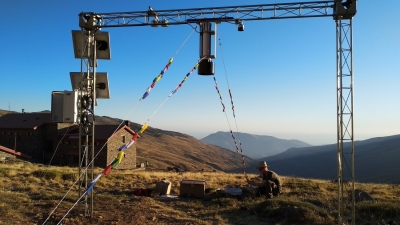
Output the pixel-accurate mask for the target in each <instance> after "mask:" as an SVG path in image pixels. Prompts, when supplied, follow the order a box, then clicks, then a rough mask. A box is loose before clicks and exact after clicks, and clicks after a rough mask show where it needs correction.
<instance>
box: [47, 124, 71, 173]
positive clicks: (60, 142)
mask: <svg viewBox="0 0 400 225" xmlns="http://www.w3.org/2000/svg"><path fill="white" fill-rule="evenodd" d="M71 126H72V124H71V125H69V126H68V128H67V130H66V131H65V133H64V136H63V137H62V138H61V139H60V141H59V142H58V144H57V146H56V149H55V150H54V153H53V156H51V159H50V162H49V166H50V164H51V161H53V157H54V155H55V154H56V152H57V149H58V146H59V145H60V143H61V141H62V140H63V139H64V137H65V135H67V133H68V130H69V128H70V127H71Z"/></svg>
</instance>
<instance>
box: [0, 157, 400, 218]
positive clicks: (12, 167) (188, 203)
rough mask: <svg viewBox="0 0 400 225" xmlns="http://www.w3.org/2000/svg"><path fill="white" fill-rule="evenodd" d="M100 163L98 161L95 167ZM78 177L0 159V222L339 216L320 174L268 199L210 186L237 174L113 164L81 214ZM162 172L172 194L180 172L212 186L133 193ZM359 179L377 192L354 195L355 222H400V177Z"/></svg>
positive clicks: (237, 180) (286, 181) (239, 179)
mask: <svg viewBox="0 0 400 225" xmlns="http://www.w3.org/2000/svg"><path fill="white" fill-rule="evenodd" d="M101 171H102V169H100V168H99V169H96V171H95V174H97V173H99V172H101ZM77 177H78V176H77V170H76V169H75V168H69V167H44V166H40V165H33V164H28V163H16V164H0V215H1V217H0V224H43V222H44V221H45V220H46V218H48V217H49V215H51V216H50V217H49V220H48V221H47V223H46V224H57V223H58V222H59V221H60V220H61V219H62V218H63V217H65V220H64V221H63V223H62V224H122V225H124V224H204V225H208V224H210V225H211V224H238V225H239V224H246V225H247V224H252V225H258V224H280V225H287V224H337V222H336V221H335V220H336V219H335V218H336V215H337V211H336V207H337V192H336V188H337V187H336V185H337V184H335V183H331V182H329V181H324V180H311V179H303V178H296V177H282V179H283V195H282V196H279V197H276V198H274V199H268V200H267V199H265V198H258V197H254V196H253V195H252V194H251V193H250V192H248V191H247V192H246V191H244V192H243V196H241V197H230V196H225V195H222V194H217V193H216V192H214V191H215V190H216V189H217V188H220V189H223V188H224V187H225V186H226V185H234V186H239V187H242V188H243V190H244V187H245V180H244V178H243V175H242V174H227V173H218V172H217V173H211V172H208V173H182V174H181V173H168V172H149V171H136V172H135V171H124V170H112V171H111V172H110V174H108V175H107V176H103V177H101V178H100V180H99V181H98V182H97V184H96V186H95V188H94V192H93V193H94V208H93V209H94V210H93V218H92V219H90V218H87V217H84V216H83V215H82V214H83V208H82V206H80V204H78V205H77V206H75V207H73V205H74V203H75V202H76V200H77V199H78V191H77V189H78V185H76V180H77ZM250 177H251V178H252V179H256V180H257V179H259V177H258V176H256V175H250ZM164 178H165V179H168V180H169V181H171V183H172V190H171V193H172V194H176V195H178V194H179V182H180V180H181V179H202V180H206V181H207V186H206V188H207V191H208V192H209V194H207V196H206V198H204V199H189V198H178V199H165V198H161V197H159V196H158V195H157V194H156V193H154V192H153V194H152V195H151V196H150V197H142V196H135V195H133V191H134V190H136V189H138V188H143V189H152V188H154V187H155V183H156V182H157V181H160V180H161V179H164ZM74 183H75V184H74ZM357 187H359V188H360V189H362V190H364V191H365V192H367V193H369V194H370V195H371V196H372V197H373V198H374V201H364V202H358V203H356V223H357V224H378V223H379V224H384V223H382V221H384V222H387V223H388V222H389V221H393V220H396V219H397V222H400V221H399V219H398V218H400V204H399V202H400V188H399V186H398V185H383V184H357ZM61 199H64V200H63V201H60V200H61ZM79 207H80V208H79ZM70 209H72V210H71V211H70V213H68V215H67V212H68V210H70ZM53 212H54V213H53Z"/></svg>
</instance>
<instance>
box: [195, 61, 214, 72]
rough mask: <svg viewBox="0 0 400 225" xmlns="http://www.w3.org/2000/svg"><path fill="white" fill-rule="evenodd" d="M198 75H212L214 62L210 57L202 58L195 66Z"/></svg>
mask: <svg viewBox="0 0 400 225" xmlns="http://www.w3.org/2000/svg"><path fill="white" fill-rule="evenodd" d="M197 74H198V75H214V62H213V61H211V59H204V60H202V61H201V62H200V63H199V68H197Z"/></svg>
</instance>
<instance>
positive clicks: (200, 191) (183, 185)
mask: <svg viewBox="0 0 400 225" xmlns="http://www.w3.org/2000/svg"><path fill="white" fill-rule="evenodd" d="M205 190H206V181H205V180H182V181H181V182H180V194H179V196H181V197H195V198H204V195H205Z"/></svg>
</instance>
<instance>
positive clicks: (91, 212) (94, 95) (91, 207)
mask: <svg viewBox="0 0 400 225" xmlns="http://www.w3.org/2000/svg"><path fill="white" fill-rule="evenodd" d="M94 37H96V35H94ZM93 47H94V48H93V83H92V116H93V121H92V148H91V162H92V165H91V174H92V176H91V180H93V179H94V175H93V171H94V146H95V143H94V140H95V139H94V126H95V117H94V116H95V111H94V109H95V105H96V66H97V46H96V38H94V40H93ZM93 196H94V187H93V189H92V191H91V193H90V218H93V203H94V202H93Z"/></svg>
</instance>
